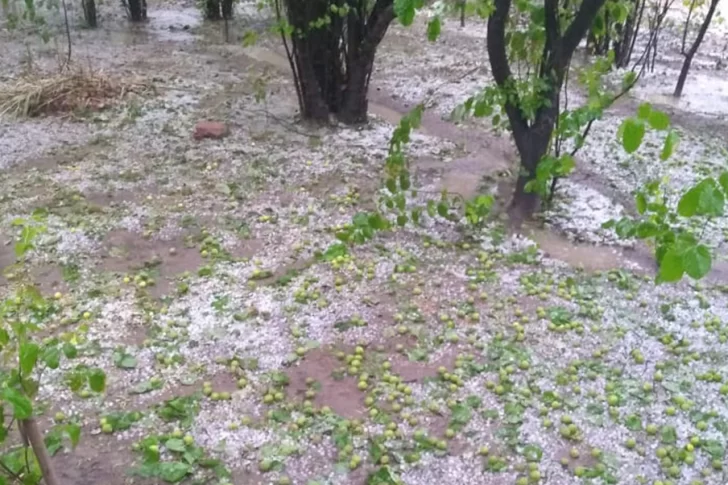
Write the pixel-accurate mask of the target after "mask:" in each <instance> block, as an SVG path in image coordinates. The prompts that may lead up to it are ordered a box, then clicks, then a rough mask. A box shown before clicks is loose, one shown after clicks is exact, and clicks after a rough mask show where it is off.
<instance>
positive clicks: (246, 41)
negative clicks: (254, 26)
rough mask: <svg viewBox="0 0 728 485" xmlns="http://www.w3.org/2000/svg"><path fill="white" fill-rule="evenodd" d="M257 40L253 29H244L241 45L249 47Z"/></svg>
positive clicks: (256, 34)
mask: <svg viewBox="0 0 728 485" xmlns="http://www.w3.org/2000/svg"><path fill="white" fill-rule="evenodd" d="M256 42H258V33H257V32H256V31H254V30H246V31H245V33H244V34H243V47H250V46H251V45H255V43H256Z"/></svg>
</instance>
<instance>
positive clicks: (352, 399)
mask: <svg viewBox="0 0 728 485" xmlns="http://www.w3.org/2000/svg"><path fill="white" fill-rule="evenodd" d="M340 367H341V362H340V361H339V360H337V359H336V357H334V356H333V355H332V354H331V353H330V352H327V351H326V350H321V349H317V350H312V351H311V352H309V353H308V354H306V357H305V358H304V359H303V360H302V361H301V362H300V364H299V365H298V366H296V367H293V368H292V369H290V370H289V371H288V378H289V380H290V383H289V385H288V389H287V392H288V397H289V398H298V399H305V393H306V390H307V389H308V386H307V385H306V379H307V378H309V377H310V378H312V379H314V380H315V381H316V382H318V383H319V384H320V386H321V388H320V389H319V390H318V391H317V392H316V397H315V398H314V400H313V402H314V404H315V405H317V406H328V407H330V408H331V409H332V410H333V411H334V412H335V413H336V414H338V415H340V416H343V417H345V418H349V419H354V418H360V417H362V416H363V415H364V413H365V412H366V408H365V406H364V395H363V393H362V392H361V391H360V390H359V389H358V387H357V380H356V378H355V377H349V376H347V377H344V378H342V379H334V377H333V372H334V370H336V369H338V368H340Z"/></svg>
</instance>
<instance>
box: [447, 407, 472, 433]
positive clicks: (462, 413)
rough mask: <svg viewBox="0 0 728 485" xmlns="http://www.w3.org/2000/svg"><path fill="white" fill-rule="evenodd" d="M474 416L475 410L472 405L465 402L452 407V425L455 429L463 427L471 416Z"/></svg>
mask: <svg viewBox="0 0 728 485" xmlns="http://www.w3.org/2000/svg"><path fill="white" fill-rule="evenodd" d="M472 416H473V411H472V410H471V409H470V407H468V406H466V405H465V404H458V405H456V406H455V407H454V408H452V416H451V417H450V427H451V428H453V429H454V430H460V429H462V428H463V427H464V426H465V425H466V424H468V421H470V418H471V417H472Z"/></svg>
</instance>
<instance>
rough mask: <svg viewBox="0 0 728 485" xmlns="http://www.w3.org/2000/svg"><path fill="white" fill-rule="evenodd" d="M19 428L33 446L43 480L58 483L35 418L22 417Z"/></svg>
mask: <svg viewBox="0 0 728 485" xmlns="http://www.w3.org/2000/svg"><path fill="white" fill-rule="evenodd" d="M20 428H21V431H22V433H23V434H24V435H25V438H26V439H27V440H28V442H29V443H30V446H31V448H33V453H35V457H36V459H37V460H38V465H39V466H40V470H41V472H42V473H43V481H44V482H45V484H46V485H60V482H59V481H58V476H57V475H56V472H55V470H54V469H53V464H52V463H51V458H50V456H49V455H48V449H47V448H46V445H45V441H44V439H43V433H42V432H41V431H40V428H38V423H37V421H36V420H35V418H30V419H24V420H22V421H20Z"/></svg>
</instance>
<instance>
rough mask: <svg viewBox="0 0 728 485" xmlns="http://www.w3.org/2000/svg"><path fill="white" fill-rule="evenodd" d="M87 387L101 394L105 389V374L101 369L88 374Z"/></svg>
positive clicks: (92, 370)
mask: <svg viewBox="0 0 728 485" xmlns="http://www.w3.org/2000/svg"><path fill="white" fill-rule="evenodd" d="M88 385H89V387H90V388H91V390H92V391H94V392H103V391H104V389H106V374H105V373H104V371H103V370H101V369H98V368H96V369H91V370H90V371H89V374H88Z"/></svg>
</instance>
